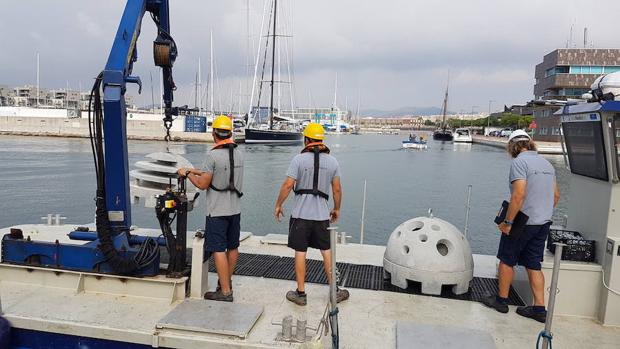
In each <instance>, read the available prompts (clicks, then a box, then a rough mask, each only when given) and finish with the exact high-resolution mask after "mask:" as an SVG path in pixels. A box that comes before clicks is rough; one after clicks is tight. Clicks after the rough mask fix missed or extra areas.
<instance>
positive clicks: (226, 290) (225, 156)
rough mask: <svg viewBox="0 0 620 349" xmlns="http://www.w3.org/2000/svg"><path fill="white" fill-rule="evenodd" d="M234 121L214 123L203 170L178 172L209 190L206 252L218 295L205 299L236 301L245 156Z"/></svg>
mask: <svg viewBox="0 0 620 349" xmlns="http://www.w3.org/2000/svg"><path fill="white" fill-rule="evenodd" d="M232 129H233V127H232V121H231V119H230V118H229V117H227V116H224V115H221V116H218V117H217V118H216V119H215V120H214V121H213V140H214V141H215V146H214V147H213V149H211V150H209V152H208V153H207V159H206V161H205V165H204V168H203V169H202V170H198V169H184V168H182V169H179V175H182V176H187V178H189V180H190V181H191V182H192V183H193V184H194V185H195V186H196V187H197V188H200V189H203V190H206V191H207V195H206V196H207V199H206V201H207V218H206V223H205V231H206V236H205V251H206V252H207V253H211V254H213V259H214V261H215V269H216V270H217V275H218V278H219V280H218V287H217V289H216V290H215V292H207V293H205V295H204V297H205V299H210V300H216V301H226V302H232V301H233V292H232V274H233V271H234V270H235V265H236V264H237V259H238V258H239V250H238V248H239V235H240V233H241V196H243V193H242V192H241V190H242V186H243V154H242V153H241V151H239V149H237V145H236V144H235V143H234V142H233V139H232Z"/></svg>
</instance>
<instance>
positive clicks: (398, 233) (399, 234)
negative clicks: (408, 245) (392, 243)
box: [396, 230, 403, 238]
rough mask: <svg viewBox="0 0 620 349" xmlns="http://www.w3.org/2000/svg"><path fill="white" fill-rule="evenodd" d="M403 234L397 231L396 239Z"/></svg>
mask: <svg viewBox="0 0 620 349" xmlns="http://www.w3.org/2000/svg"><path fill="white" fill-rule="evenodd" d="M402 234H403V233H402V232H401V231H400V230H399V231H397V232H396V237H397V238H399V237H400V236H401V235H402Z"/></svg>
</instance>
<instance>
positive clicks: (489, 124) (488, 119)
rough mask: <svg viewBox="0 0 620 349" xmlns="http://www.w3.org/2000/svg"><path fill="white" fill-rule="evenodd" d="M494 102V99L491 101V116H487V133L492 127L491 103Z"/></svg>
mask: <svg viewBox="0 0 620 349" xmlns="http://www.w3.org/2000/svg"><path fill="white" fill-rule="evenodd" d="M493 102H495V101H494V100H492V99H490V100H489V116H487V132H488V131H489V128H490V127H491V103H493Z"/></svg>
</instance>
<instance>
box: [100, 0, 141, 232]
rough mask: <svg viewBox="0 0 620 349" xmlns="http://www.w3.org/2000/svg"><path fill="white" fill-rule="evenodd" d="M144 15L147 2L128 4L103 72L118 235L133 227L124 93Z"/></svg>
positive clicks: (110, 196) (110, 193)
mask: <svg viewBox="0 0 620 349" xmlns="http://www.w3.org/2000/svg"><path fill="white" fill-rule="evenodd" d="M145 11H146V1H145V0H128V1H127V5H126V6H125V11H124V12H123V16H122V18H121V22H120V24H119V26H118V30H117V32H116V37H115V38H114V43H113V44H112V49H111V50H110V55H109V57H108V62H107V64H106V66H105V70H104V72H103V93H104V94H103V108H104V113H105V121H104V132H105V162H106V168H105V179H106V183H105V184H106V194H107V197H106V205H107V208H108V211H117V212H121V213H122V214H121V217H120V218H122V220H111V222H110V223H111V225H112V227H113V228H115V230H116V231H118V232H120V231H122V230H126V229H128V228H129V227H130V226H131V204H130V202H131V201H130V196H129V160H128V158H129V156H128V151H127V126H126V125H127V110H126V106H125V91H126V79H127V77H128V76H130V75H131V71H132V69H133V63H134V62H135V61H136V60H137V58H138V53H137V49H136V42H137V40H138V36H139V35H140V29H141V23H142V17H143V16H144V12H145Z"/></svg>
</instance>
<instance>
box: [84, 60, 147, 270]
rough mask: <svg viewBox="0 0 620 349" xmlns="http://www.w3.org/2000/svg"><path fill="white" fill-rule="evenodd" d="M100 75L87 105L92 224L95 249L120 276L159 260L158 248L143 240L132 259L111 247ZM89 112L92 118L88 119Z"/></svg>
mask: <svg viewBox="0 0 620 349" xmlns="http://www.w3.org/2000/svg"><path fill="white" fill-rule="evenodd" d="M102 80H103V72H102V73H100V74H99V75H98V76H97V78H96V79H95V84H94V85H93V88H92V90H91V93H90V99H89V101H88V130H89V135H90V142H91V148H92V151H93V159H94V163H95V175H96V178H97V191H96V199H95V203H96V211H95V224H96V227H97V237H98V239H99V246H98V247H99V249H100V250H101V252H102V253H103V255H104V257H105V261H106V262H107V263H108V264H109V265H110V267H111V268H112V270H113V271H114V272H116V273H119V274H122V275H129V274H132V273H135V272H136V271H137V270H139V269H141V268H143V267H145V266H148V265H150V264H151V263H153V262H154V261H155V260H156V259H157V258H158V257H159V247H158V246H157V243H156V241H155V240H153V239H152V238H149V239H147V240H146V241H145V242H144V243H143V244H142V245H141V246H140V249H139V251H138V253H137V254H136V255H135V256H134V258H128V257H124V256H122V255H121V254H120V253H119V252H118V251H117V250H116V248H115V247H114V242H113V239H112V238H113V237H114V232H113V231H112V227H111V224H110V220H109V218H108V210H107V206H106V189H105V151H104V134H103V120H104V116H103V106H102V104H101V83H102ZM91 111H92V112H93V114H94V115H91Z"/></svg>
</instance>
